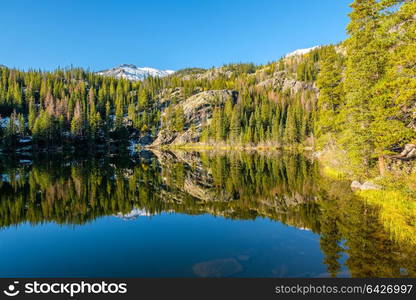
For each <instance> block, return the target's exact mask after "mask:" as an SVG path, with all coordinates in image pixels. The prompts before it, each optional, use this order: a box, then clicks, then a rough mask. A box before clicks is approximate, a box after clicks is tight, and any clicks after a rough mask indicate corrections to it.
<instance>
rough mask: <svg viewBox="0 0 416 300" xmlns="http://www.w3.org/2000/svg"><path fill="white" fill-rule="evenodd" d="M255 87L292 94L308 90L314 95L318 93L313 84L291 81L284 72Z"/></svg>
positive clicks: (278, 72)
mask: <svg viewBox="0 0 416 300" xmlns="http://www.w3.org/2000/svg"><path fill="white" fill-rule="evenodd" d="M257 87H267V88H270V87H272V88H274V89H276V90H283V91H287V90H290V91H291V92H293V93H297V92H300V91H306V90H310V91H313V92H316V93H317V92H318V89H317V88H316V87H315V85H314V84H313V83H310V82H304V81H298V80H295V79H291V78H289V77H288V75H287V72H286V71H277V72H275V73H274V74H273V75H272V76H271V77H270V78H268V79H265V80H263V81H260V82H259V83H258V84H257Z"/></svg>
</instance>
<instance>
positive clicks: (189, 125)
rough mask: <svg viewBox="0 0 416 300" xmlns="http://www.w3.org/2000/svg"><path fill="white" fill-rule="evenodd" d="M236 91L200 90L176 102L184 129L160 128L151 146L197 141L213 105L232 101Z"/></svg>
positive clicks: (209, 119)
mask: <svg viewBox="0 0 416 300" xmlns="http://www.w3.org/2000/svg"><path fill="white" fill-rule="evenodd" d="M237 95H238V94H237V92H236V91H231V90H211V91H205V92H200V93H198V94H196V95H193V96H191V97H189V98H187V99H186V100H185V101H182V102H181V103H179V104H177V106H181V107H182V109H183V112H184V128H185V131H183V132H177V131H172V130H168V129H162V130H161V131H160V132H159V134H158V135H157V138H156V139H155V141H154V142H153V143H152V144H151V146H152V147H158V146H163V145H168V144H172V145H181V144H186V143H195V142H198V141H199V139H200V136H201V132H202V127H203V126H205V125H208V124H209V123H210V122H211V118H212V113H213V110H214V107H215V106H223V105H224V104H225V102H226V101H227V100H232V101H233V102H235V101H236V99H237ZM162 127H163V124H162Z"/></svg>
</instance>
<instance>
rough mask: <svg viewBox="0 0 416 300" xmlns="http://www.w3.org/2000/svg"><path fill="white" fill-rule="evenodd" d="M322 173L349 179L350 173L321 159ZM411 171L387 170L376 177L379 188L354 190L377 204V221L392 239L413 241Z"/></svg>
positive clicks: (415, 197)
mask: <svg viewBox="0 0 416 300" xmlns="http://www.w3.org/2000/svg"><path fill="white" fill-rule="evenodd" d="M322 164H323V166H322V174H323V175H324V176H325V177H328V178H331V179H336V180H345V179H349V180H352V177H351V175H350V174H348V173H346V172H345V171H340V170H339V169H336V168H333V167H331V166H328V165H325V164H324V162H323V163H322ZM415 182H416V181H415V178H414V176H411V175H403V174H387V175H386V176H385V177H384V178H377V184H380V185H381V186H382V187H383V188H382V189H381V190H365V191H360V190H358V191H354V192H353V193H354V194H355V195H356V196H357V197H359V198H360V199H362V200H363V201H365V202H366V203H368V204H370V205H373V206H376V207H378V208H379V217H380V221H381V223H382V224H383V226H384V229H385V230H386V231H387V232H389V233H390V234H391V237H392V239H393V240H396V241H397V242H400V243H411V244H413V245H416V189H415V187H414V186H413V185H414V184H415Z"/></svg>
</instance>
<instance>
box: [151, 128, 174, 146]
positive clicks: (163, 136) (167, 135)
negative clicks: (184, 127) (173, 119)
mask: <svg viewBox="0 0 416 300" xmlns="http://www.w3.org/2000/svg"><path fill="white" fill-rule="evenodd" d="M177 136H178V133H177V132H175V131H170V130H166V129H163V130H161V131H159V134H158V135H157V138H156V140H154V142H153V143H152V146H155V147H156V146H162V145H168V144H170V143H172V142H173V141H174V140H175V138H176V137H177Z"/></svg>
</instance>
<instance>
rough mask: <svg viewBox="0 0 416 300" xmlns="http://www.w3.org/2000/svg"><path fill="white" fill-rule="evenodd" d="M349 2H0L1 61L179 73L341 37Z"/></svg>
mask: <svg viewBox="0 0 416 300" xmlns="http://www.w3.org/2000/svg"><path fill="white" fill-rule="evenodd" d="M350 2H352V0H336V1H335V0H317V1H313V0H296V1H288V0H257V1H255V0H239V1H237V0H199V1H198V0H193V1H190V0H189V1H185V0H177V1H168V0H165V1H149V0H148V1H139V0H136V1H127V0H118V1H116V0H114V1H113V0H101V1H96V0H83V1H81V0H72V1H56V0H54V1H49V0H43V1H24V0H20V1H1V4H0V30H1V31H0V32H1V34H0V64H4V65H6V66H9V67H17V68H20V69H27V68H40V69H44V70H51V69H55V68H56V67H59V66H61V67H66V66H70V65H74V66H80V67H84V68H89V69H91V70H94V71H96V70H101V69H106V68H109V67H113V66H116V65H119V64H123V63H131V64H136V65H138V66H151V67H156V68H161V69H173V70H178V69H181V68H185V67H205V68H209V67H212V66H219V65H222V64H224V63H230V62H254V63H257V64H261V63H267V62H269V61H273V60H277V59H278V58H279V57H281V56H282V55H284V54H285V53H288V52H290V51H292V50H295V49H298V48H307V47H311V46H315V45H320V44H328V43H337V42H340V41H341V40H343V39H345V37H346V33H345V27H346V25H347V24H348V16H347V14H348V13H349V11H350V8H349V6H348V5H349V3H350Z"/></svg>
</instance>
